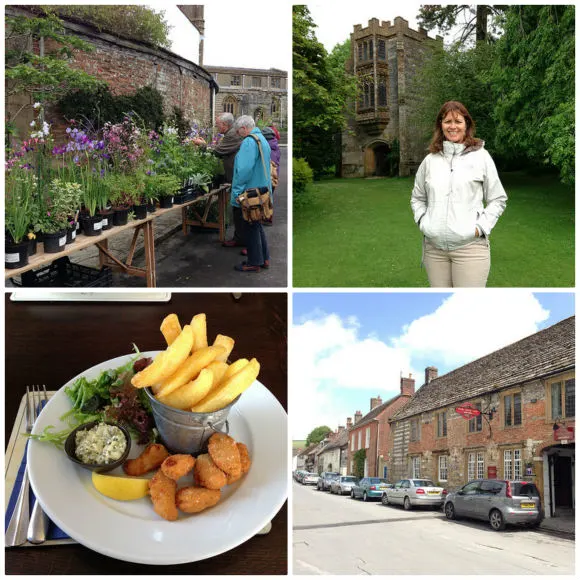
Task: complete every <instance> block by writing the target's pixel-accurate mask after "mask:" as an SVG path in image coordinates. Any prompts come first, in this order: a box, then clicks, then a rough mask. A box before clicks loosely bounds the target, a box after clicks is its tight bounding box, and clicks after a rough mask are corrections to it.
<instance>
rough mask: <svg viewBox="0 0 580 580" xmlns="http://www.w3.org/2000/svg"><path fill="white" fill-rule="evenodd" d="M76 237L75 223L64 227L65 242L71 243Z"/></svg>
mask: <svg viewBox="0 0 580 580" xmlns="http://www.w3.org/2000/svg"><path fill="white" fill-rule="evenodd" d="M76 239H77V224H76V223H74V224H73V225H72V226H71V227H69V228H67V229H66V243H67V244H72V243H73V242H74V241H75V240H76Z"/></svg>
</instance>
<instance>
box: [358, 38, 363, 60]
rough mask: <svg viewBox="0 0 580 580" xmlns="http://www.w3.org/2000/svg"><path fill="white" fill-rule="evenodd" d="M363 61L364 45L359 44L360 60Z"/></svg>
mask: <svg viewBox="0 0 580 580" xmlns="http://www.w3.org/2000/svg"><path fill="white" fill-rule="evenodd" d="M362 59H363V43H362V42H359V43H358V60H359V61H361V60H362Z"/></svg>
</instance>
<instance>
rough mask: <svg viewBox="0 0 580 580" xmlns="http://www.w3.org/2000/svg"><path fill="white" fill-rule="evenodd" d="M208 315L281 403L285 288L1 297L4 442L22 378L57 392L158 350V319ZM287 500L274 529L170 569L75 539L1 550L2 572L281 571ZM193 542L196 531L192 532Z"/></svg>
mask: <svg viewBox="0 0 580 580" xmlns="http://www.w3.org/2000/svg"><path fill="white" fill-rule="evenodd" d="M170 312H175V313H176V314H177V315H178V316H179V318H180V319H181V320H182V321H186V320H190V319H191V318H192V316H193V315H194V314H196V313H198V312H205V313H206V314H207V323H208V335H209V336H210V338H213V337H214V336H215V335H216V334H217V333H222V334H226V335H229V336H232V337H234V338H235V339H236V345H235V347H234V351H233V357H232V358H236V357H239V356H246V357H247V356H256V358H258V360H259V361H260V363H261V365H262V367H261V371H260V380H261V382H262V383H263V384H265V385H266V386H267V387H268V389H269V390H270V391H271V392H272V393H273V394H274V396H275V397H276V398H277V399H278V401H279V402H280V404H281V405H282V406H283V407H284V409H287V387H286V384H287V381H286V364H287V352H286V329H287V296H286V294H281V293H260V294H249V293H248V294H243V295H242V297H241V298H240V299H239V300H236V299H235V298H234V297H233V296H232V294H229V293H215V294H205V293H201V294H198V293H195V294H193V293H173V295H172V299H171V302H170V303H168V304H164V303H138V304H136V303H129V304H128V303H101V302H99V303H88V302H73V303H69V302H56V303H55V302H51V303H38V302H18V303H15V302H11V301H10V299H9V294H6V296H5V314H6V334H5V338H6V341H5V344H6V347H5V356H6V374H5V378H6V382H5V385H6V388H5V391H6V392H5V433H6V438H5V441H6V442H8V440H9V436H10V432H11V429H12V424H13V422H14V420H15V417H16V413H17V410H18V406H19V403H20V401H21V399H22V396H23V394H24V392H25V386H26V385H27V384H28V385H30V384H45V385H46V387H47V389H48V390H56V389H59V388H60V387H61V386H62V385H63V384H64V383H65V382H67V381H68V380H70V379H71V378H72V377H74V376H75V375H76V374H78V373H80V372H82V371H83V370H85V369H87V368H89V367H91V366H93V365H95V364H97V363H99V362H102V361H105V360H108V359H110V358H114V357H116V356H119V355H122V354H127V353H129V352H131V350H132V343H133V342H135V343H137V345H138V347H139V348H140V349H141V350H142V351H147V350H158V349H161V348H163V347H164V345H163V337H162V336H161V333H160V332H159V324H160V322H161V320H162V319H163V317H164V316H165V315H166V314H168V313H170ZM287 522H288V520H287V503H286V504H284V506H283V507H282V508H281V510H280V511H279V512H278V514H277V515H276V516H275V517H274V519H273V520H272V530H271V531H270V533H269V534H267V535H265V536H255V537H253V538H251V539H250V540H248V541H247V542H244V543H243V544H242V545H241V546H238V547H237V548H234V549H233V550H230V551H229V552H227V553H225V554H221V555H220V556H215V557H213V558H209V559H207V560H202V561H200V562H194V563H190V564H180V565H173V566H148V565H141V564H132V563H128V562H122V561H119V560H115V559H113V558H109V557H107V556H103V555H101V554H98V553H96V552H93V551H92V550H90V549H88V548H85V547H84V546H82V545H80V544H72V545H63V546H37V547H21V548H7V549H6V550H5V572H6V574H30V575H33V574H74V575H81V574H95V575H96V574H119V575H120V574H230V575H235V574H286V573H287V539H288V537H287ZM192 541H195V538H192Z"/></svg>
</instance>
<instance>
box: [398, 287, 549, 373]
mask: <svg viewBox="0 0 580 580" xmlns="http://www.w3.org/2000/svg"><path fill="white" fill-rule="evenodd" d="M549 314H550V313H549V311H547V310H545V309H544V308H543V307H542V305H541V304H540V303H539V301H538V299H537V298H536V297H535V296H534V295H533V294H532V293H531V292H527V291H523V290H522V291H519V290H514V291H511V290H507V291H506V290H501V291H495V290H489V289H485V290H469V291H467V292H455V293H454V294H453V295H451V296H450V297H449V298H447V299H446V300H445V301H444V302H443V304H442V305H441V306H440V307H439V308H437V310H435V312H433V313H432V314H428V315H426V316H422V317H421V318H418V319H416V320H414V321H413V322H411V323H410V324H409V325H408V326H405V327H404V332H403V334H402V336H400V337H399V338H397V339H394V340H393V345H395V346H397V347H400V348H405V349H407V350H409V351H411V352H412V353H414V354H415V355H416V356H420V358H421V359H423V360H425V359H428V358H432V359H433V361H434V363H433V364H436V362H437V361H441V362H440V363H439V364H441V365H442V366H446V367H452V368H454V367H457V366H460V365H463V364H465V363H467V362H470V361H472V360H475V359H477V358H479V357H481V356H484V355H486V354H489V353H490V352H493V351H495V350H497V349H499V348H502V347H504V346H507V345H508V344H511V343H513V342H515V341H517V340H520V339H521V338H524V337H525V336H529V335H530V334H533V333H535V332H537V331H538V330H539V324H540V323H541V322H544V321H545V320H547V319H548V317H549Z"/></svg>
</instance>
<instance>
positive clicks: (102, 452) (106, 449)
mask: <svg viewBox="0 0 580 580" xmlns="http://www.w3.org/2000/svg"><path fill="white" fill-rule="evenodd" d="M75 445H76V449H75V454H76V456H77V459H79V460H80V461H82V462H83V463H87V464H89V463H90V464H95V465H103V464H107V463H113V462H114V461H117V459H120V458H121V456H122V455H123V453H124V452H125V449H126V448H127V440H126V439H125V435H124V433H123V431H121V429H119V427H115V426H114V425H107V424H106V423H99V424H98V425H95V426H94V427H93V428H92V429H85V430H84V431H79V432H78V433H77V434H76V437H75Z"/></svg>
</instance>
